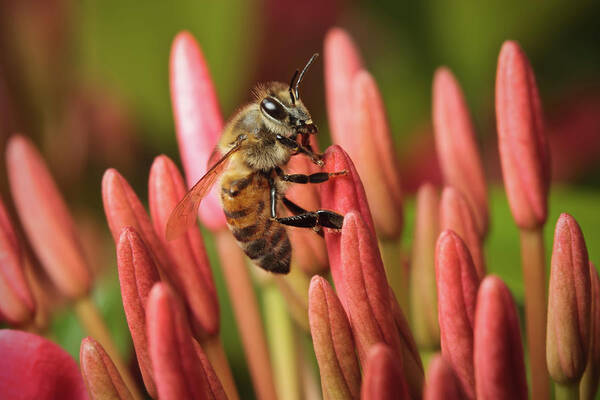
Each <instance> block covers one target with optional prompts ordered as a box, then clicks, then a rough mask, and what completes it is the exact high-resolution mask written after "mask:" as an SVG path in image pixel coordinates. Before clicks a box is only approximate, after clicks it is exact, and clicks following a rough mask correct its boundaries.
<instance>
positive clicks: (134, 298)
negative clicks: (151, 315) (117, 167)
mask: <svg viewBox="0 0 600 400" xmlns="http://www.w3.org/2000/svg"><path fill="white" fill-rule="evenodd" d="M117 264H118V266H119V281H120V283H121V297H122V299H123V308H124V310H125V317H127V325H129V331H130V332H131V338H132V340H133V347H134V348H135V354H136V356H137V359H138V364H139V366H140V371H141V372H142V378H143V379H144V385H145V386H146V390H148V393H149V394H150V396H152V397H153V398H156V387H155V384H154V374H153V372H152V362H151V360H150V350H149V348H148V338H147V336H146V312H145V308H146V302H147V299H148V296H149V294H150V289H152V286H153V285H154V284H155V283H156V282H158V281H159V280H160V278H159V275H158V271H157V269H156V266H155V264H154V261H153V260H152V256H151V254H150V251H149V250H148V248H147V247H146V245H145V244H144V242H143V240H142V238H141V237H140V235H139V234H138V233H137V231H136V230H135V229H134V228H132V227H125V228H123V231H122V233H121V236H120V239H119V242H118V245H117Z"/></svg>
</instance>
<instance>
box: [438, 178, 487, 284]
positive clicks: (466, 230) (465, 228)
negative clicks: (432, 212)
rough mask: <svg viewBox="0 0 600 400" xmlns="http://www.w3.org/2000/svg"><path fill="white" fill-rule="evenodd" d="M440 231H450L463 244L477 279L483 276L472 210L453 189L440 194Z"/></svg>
mask: <svg viewBox="0 0 600 400" xmlns="http://www.w3.org/2000/svg"><path fill="white" fill-rule="evenodd" d="M440 229H441V230H446V229H449V230H452V231H454V233H456V234H457V235H458V236H460V238H461V239H462V240H463V241H464V242H465V244H466V245H467V248H468V249H469V253H470V254H471V257H472V259H473V264H475V270H476V271H477V276H478V277H479V279H483V277H484V276H485V259H484V256H483V248H482V243H481V236H479V234H478V232H477V226H476V224H475V218H474V215H473V213H472V208H471V207H470V206H469V204H468V203H467V201H466V199H465V197H464V196H463V195H462V194H461V192H459V191H458V190H456V189H455V188H453V187H447V188H445V189H444V191H443V192H442V200H441V202H440Z"/></svg>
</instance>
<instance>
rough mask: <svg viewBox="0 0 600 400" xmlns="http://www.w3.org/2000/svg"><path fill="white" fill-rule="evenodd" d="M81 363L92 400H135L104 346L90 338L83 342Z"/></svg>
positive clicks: (80, 351)
mask: <svg viewBox="0 0 600 400" xmlns="http://www.w3.org/2000/svg"><path fill="white" fill-rule="evenodd" d="M79 362H80V364H81V373H82V374H83V378H84V380H85V385H86V387H87V390H88V393H89V395H90V397H91V398H92V399H98V400H100V399H108V398H111V399H119V400H129V399H133V397H132V396H131V393H130V392H129V389H127V386H125V383H124V382H123V378H121V375H119V371H117V368H116V367H115V364H114V363H113V362H112V360H111V359H110V357H109V356H108V354H106V352H105V351H104V349H103V348H102V345H100V343H98V342H97V341H95V340H94V339H93V338H91V337H89V336H88V337H86V338H85V339H83V340H82V341H81V347H80V350H79Z"/></svg>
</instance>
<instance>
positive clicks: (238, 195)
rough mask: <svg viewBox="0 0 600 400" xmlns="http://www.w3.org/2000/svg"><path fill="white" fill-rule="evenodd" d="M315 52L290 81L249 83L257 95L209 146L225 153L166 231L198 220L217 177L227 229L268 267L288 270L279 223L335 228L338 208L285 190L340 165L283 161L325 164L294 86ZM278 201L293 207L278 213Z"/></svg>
mask: <svg viewBox="0 0 600 400" xmlns="http://www.w3.org/2000/svg"><path fill="white" fill-rule="evenodd" d="M317 56H318V54H314V55H313V56H312V57H311V58H310V60H309V61H308V62H307V64H306V66H305V67H304V68H303V69H302V72H299V71H298V70H296V72H295V73H294V75H293V76H292V80H291V82H290V84H289V85H286V84H284V83H281V82H270V83H267V84H265V85H258V86H257V87H256V88H255V89H254V94H255V101H253V102H251V103H249V104H247V105H246V106H244V107H243V108H242V109H240V110H239V111H238V112H237V113H236V114H235V115H234V116H233V117H232V118H231V119H230V120H229V122H228V123H227V125H226V126H225V128H224V130H223V133H222V135H221V139H220V140H219V143H218V144H217V148H216V149H215V151H218V153H216V154H219V153H220V154H224V155H223V156H222V157H221V158H220V159H219V160H218V161H216V162H214V163H212V166H211V167H210V168H209V169H208V171H207V172H206V174H205V175H204V176H203V177H202V178H201V179H200V180H199V181H198V183H196V184H195V185H194V186H193V187H192V188H191V189H190V191H189V192H188V193H187V194H186V195H185V197H184V198H183V199H182V200H181V201H180V202H179V204H178V205H177V206H176V207H175V209H174V210H173V212H172V213H171V216H170V217H169V221H168V223H167V229H166V235H167V239H169V240H171V239H174V238H176V237H178V236H179V235H181V234H182V233H184V232H185V231H186V230H187V229H188V228H189V227H190V225H192V224H193V223H194V222H195V221H196V217H197V214H198V207H199V205H200V202H201V201H202V198H203V197H204V196H206V195H207V194H208V193H209V191H210V189H211V188H212V186H213V185H214V184H216V183H217V181H220V187H221V192H220V195H221V201H222V205H223V211H224V212H225V217H226V220H227V225H228V226H229V229H230V230H231V232H232V233H233V235H234V236H235V238H236V240H237V241H238V243H239V245H240V246H241V247H242V249H243V250H244V252H245V253H246V255H247V256H248V257H249V258H250V259H251V260H252V261H253V262H254V263H255V264H256V265H258V266H259V267H261V268H264V269H265V270H267V271H271V272H276V273H287V272H289V269H290V260H291V253H292V249H291V246H290V242H289V239H288V236H287V233H286V231H285V228H284V226H283V225H288V226H295V227H301V228H311V229H314V230H315V231H317V233H319V234H321V235H322V228H323V227H326V228H332V229H341V227H342V223H343V218H344V217H343V216H342V215H340V214H338V213H335V212H333V211H329V210H317V211H307V210H305V209H303V208H302V207H300V206H299V205H297V204H295V203H293V202H292V201H291V200H289V199H287V198H286V197H285V195H284V194H285V187H286V185H287V183H300V184H309V183H321V182H325V181H326V180H328V179H329V178H331V177H334V176H338V175H342V174H345V173H346V171H340V172H333V173H327V172H317V173H313V174H310V175H305V174H286V173H285V172H284V171H283V169H282V167H284V166H285V165H286V164H287V163H288V161H289V160H290V158H291V157H292V156H295V155H304V156H307V157H309V158H310V159H311V161H312V162H313V163H315V164H317V165H319V166H322V165H323V162H322V161H321V155H320V154H317V153H315V152H313V150H312V148H311V146H310V144H309V138H310V135H313V134H316V133H317V127H316V125H315V124H314V123H313V121H312V119H311V116H310V113H309V112H308V110H307V108H306V107H305V106H304V103H303V102H302V100H300V93H299V85H300V82H302V78H303V77H304V74H305V72H306V71H307V70H308V68H309V67H310V65H311V64H312V63H313V62H314V60H315V59H316V58H317ZM214 158H215V157H211V160H213V159H214ZM210 163H211V162H210V161H209V164H210ZM281 204H283V206H285V207H286V208H287V209H288V210H289V211H290V212H291V213H292V214H293V215H291V216H287V217H282V216H278V214H279V212H280V205H281Z"/></svg>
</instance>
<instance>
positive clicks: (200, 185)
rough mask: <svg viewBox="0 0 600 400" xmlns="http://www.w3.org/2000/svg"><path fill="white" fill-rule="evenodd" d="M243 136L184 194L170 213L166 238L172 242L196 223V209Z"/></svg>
mask: <svg viewBox="0 0 600 400" xmlns="http://www.w3.org/2000/svg"><path fill="white" fill-rule="evenodd" d="M244 139H245V136H240V137H238V139H237V140H236V141H235V143H234V146H233V147H232V148H231V150H229V151H228V152H227V153H226V154H225V155H224V156H223V157H221V159H220V160H219V161H217V162H216V163H215V164H214V165H213V166H212V167H211V168H210V169H209V170H208V171H207V172H206V174H204V176H203V177H202V178H200V180H199V181H198V182H197V183H196V184H195V185H194V186H193V187H192V188H191V189H190V191H189V192H187V193H186V195H185V197H184V198H183V199H181V201H180V202H179V203H178V204H177V206H176V207H175V209H173V211H172V212H171V216H170V217H169V220H168V221H167V229H166V235H165V236H166V237H167V240H173V239H176V238H177V237H179V236H181V235H182V234H183V233H185V231H187V230H188V229H189V227H190V226H191V225H192V224H193V223H194V222H195V221H196V217H197V216H198V207H200V202H201V201H202V199H203V198H204V197H205V196H206V195H207V194H208V192H210V189H211V188H212V187H213V185H214V184H215V182H216V181H217V179H218V178H219V176H221V174H222V173H223V171H225V169H226V168H227V165H228V164H229V157H230V156H231V155H232V154H233V153H235V152H236V151H238V150H239V149H240V148H241V144H242V142H243V141H244Z"/></svg>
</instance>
